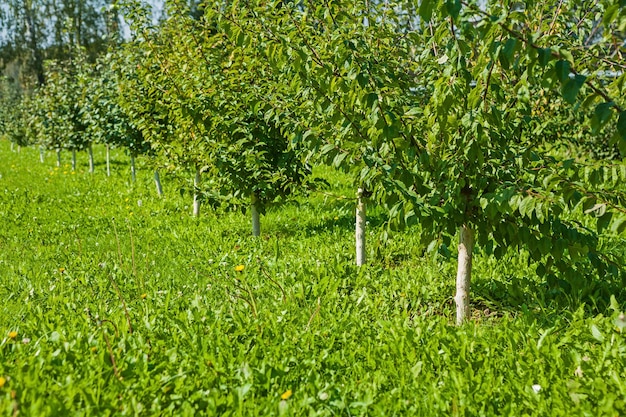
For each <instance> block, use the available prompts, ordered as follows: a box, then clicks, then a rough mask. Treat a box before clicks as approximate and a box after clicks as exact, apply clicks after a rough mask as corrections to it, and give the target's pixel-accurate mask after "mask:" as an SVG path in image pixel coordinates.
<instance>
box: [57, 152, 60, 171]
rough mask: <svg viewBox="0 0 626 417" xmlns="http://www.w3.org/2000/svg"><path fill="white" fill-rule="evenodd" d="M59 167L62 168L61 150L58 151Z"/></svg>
mask: <svg viewBox="0 0 626 417" xmlns="http://www.w3.org/2000/svg"><path fill="white" fill-rule="evenodd" d="M57 167H61V150H60V149H57Z"/></svg>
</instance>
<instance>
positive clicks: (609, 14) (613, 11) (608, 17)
mask: <svg viewBox="0 0 626 417" xmlns="http://www.w3.org/2000/svg"><path fill="white" fill-rule="evenodd" d="M619 9H620V5H619V4H613V5H611V6H609V7H607V9H606V11H605V12H604V16H603V17H602V24H603V25H604V26H609V25H610V24H611V23H613V21H614V20H615V19H617V16H619Z"/></svg>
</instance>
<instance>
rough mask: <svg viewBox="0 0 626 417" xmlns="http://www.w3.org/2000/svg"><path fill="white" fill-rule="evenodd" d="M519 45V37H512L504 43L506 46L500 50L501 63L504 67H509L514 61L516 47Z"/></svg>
mask: <svg viewBox="0 0 626 417" xmlns="http://www.w3.org/2000/svg"><path fill="white" fill-rule="evenodd" d="M516 47H517V39H515V38H510V39H508V40H507V41H506V43H505V44H504V47H503V48H502V49H501V50H500V56H499V58H500V64H501V65H502V67H503V68H504V69H509V67H510V66H511V64H512V63H513V56H514V54H515V48H516Z"/></svg>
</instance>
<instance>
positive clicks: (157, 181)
mask: <svg viewBox="0 0 626 417" xmlns="http://www.w3.org/2000/svg"><path fill="white" fill-rule="evenodd" d="M154 184H155V185H156V190H157V194H158V195H159V197H163V187H162V186H161V177H160V176H159V170H158V169H155V170H154Z"/></svg>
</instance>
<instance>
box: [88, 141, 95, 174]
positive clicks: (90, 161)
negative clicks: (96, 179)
mask: <svg viewBox="0 0 626 417" xmlns="http://www.w3.org/2000/svg"><path fill="white" fill-rule="evenodd" d="M87 152H88V153H89V173H90V174H93V171H94V163H93V148H92V147H91V145H89V148H87Z"/></svg>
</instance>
